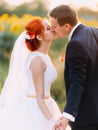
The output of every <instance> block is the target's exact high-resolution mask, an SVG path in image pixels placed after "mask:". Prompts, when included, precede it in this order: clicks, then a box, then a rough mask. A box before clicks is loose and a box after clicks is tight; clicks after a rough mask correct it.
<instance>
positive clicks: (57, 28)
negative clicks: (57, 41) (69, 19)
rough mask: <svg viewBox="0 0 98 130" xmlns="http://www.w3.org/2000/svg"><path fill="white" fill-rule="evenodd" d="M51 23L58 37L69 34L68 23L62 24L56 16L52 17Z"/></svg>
mask: <svg viewBox="0 0 98 130" xmlns="http://www.w3.org/2000/svg"><path fill="white" fill-rule="evenodd" d="M50 24H51V28H52V31H54V32H55V34H56V35H57V37H58V38H63V37H65V36H67V35H68V31H67V30H68V28H67V26H66V25H63V26H60V25H59V24H58V22H57V20H56V19H55V18H53V17H50Z"/></svg>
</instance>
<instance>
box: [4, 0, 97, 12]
mask: <svg viewBox="0 0 98 130" xmlns="http://www.w3.org/2000/svg"><path fill="white" fill-rule="evenodd" d="M32 1H34V0H5V2H7V3H9V4H10V5H13V6H18V5H20V4H22V3H24V2H27V3H29V2H32ZM35 1H36V0H35ZM44 2H45V3H46V4H47V5H48V6H47V7H48V8H49V9H51V8H53V7H55V6H57V5H59V4H72V5H74V6H75V7H76V8H80V7H87V8H90V9H92V10H98V0H44Z"/></svg>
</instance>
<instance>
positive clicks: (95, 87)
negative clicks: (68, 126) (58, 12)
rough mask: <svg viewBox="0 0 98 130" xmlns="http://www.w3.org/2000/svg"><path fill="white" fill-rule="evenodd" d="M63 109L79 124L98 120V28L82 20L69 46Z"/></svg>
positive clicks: (97, 121)
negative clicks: (83, 22)
mask: <svg viewBox="0 0 98 130" xmlns="http://www.w3.org/2000/svg"><path fill="white" fill-rule="evenodd" d="M64 78H65V82H66V95H67V103H66V106H65V108H64V112H67V113H69V114H71V115H73V116H74V117H75V118H76V120H75V124H76V125H83V124H89V123H98V28H94V27H87V26H84V25H82V24H80V25H79V26H78V27H77V28H76V30H75V31H74V33H73V35H72V38H71V41H70V42H69V44H68V46H67V49H66V59H65V70H64Z"/></svg>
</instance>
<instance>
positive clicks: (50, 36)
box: [42, 20, 56, 41]
mask: <svg viewBox="0 0 98 130" xmlns="http://www.w3.org/2000/svg"><path fill="white" fill-rule="evenodd" d="M42 24H43V25H44V33H43V40H44V41H52V40H54V39H55V38H56V34H55V33H54V31H52V29H51V26H50V24H49V23H48V21H46V20H43V21H42Z"/></svg>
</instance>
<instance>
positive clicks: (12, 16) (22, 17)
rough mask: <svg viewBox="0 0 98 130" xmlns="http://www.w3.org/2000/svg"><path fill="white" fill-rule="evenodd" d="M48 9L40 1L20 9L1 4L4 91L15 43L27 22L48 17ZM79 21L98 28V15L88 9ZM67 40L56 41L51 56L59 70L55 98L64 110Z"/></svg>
mask: <svg viewBox="0 0 98 130" xmlns="http://www.w3.org/2000/svg"><path fill="white" fill-rule="evenodd" d="M48 11H49V10H48V8H47V6H46V4H44V0H36V1H33V2H31V3H26V4H22V5H20V6H17V7H16V8H8V6H7V4H6V3H5V2H1V3H0V91H1V90H2V87H3V84H4V81H5V79H6V76H7V73H8V68H9V59H10V55H11V51H12V48H13V45H14V43H15V40H16V39H17V37H18V36H19V34H20V33H21V32H22V31H24V25H25V23H26V22H27V21H28V20H30V19H32V18H35V17H38V16H41V17H43V18H47V19H48V17H47V13H48ZM78 14H79V19H80V21H81V22H82V23H84V24H85V25H90V26H98V22H97V21H98V12H97V11H92V10H90V9H86V8H80V9H79V10H78ZM66 45H67V39H66V38H63V39H56V40H54V41H53V42H52V45H51V48H50V51H49V55H50V57H51V58H52V61H53V63H54V65H55V67H56V68H57V72H58V77H57V80H56V81H55V82H54V83H53V85H52V88H51V95H52V97H53V98H54V99H55V100H56V101H57V103H58V105H59V107H60V109H61V111H63V108H64V105H65V103H66V93H65V92H66V91H65V84H64V75H63V71H64V62H62V60H61V58H62V55H63V54H64V53H65V51H66Z"/></svg>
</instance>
